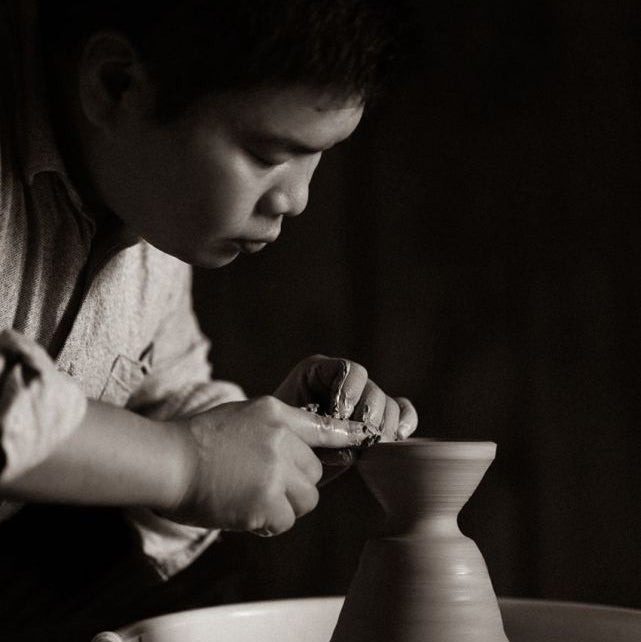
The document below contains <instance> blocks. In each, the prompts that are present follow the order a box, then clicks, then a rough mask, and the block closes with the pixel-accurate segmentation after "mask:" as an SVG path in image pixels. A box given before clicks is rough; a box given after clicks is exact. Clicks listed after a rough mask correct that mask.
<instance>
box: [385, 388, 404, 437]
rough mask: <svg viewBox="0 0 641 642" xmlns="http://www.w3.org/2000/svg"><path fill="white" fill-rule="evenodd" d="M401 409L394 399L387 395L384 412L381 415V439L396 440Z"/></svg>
mask: <svg viewBox="0 0 641 642" xmlns="http://www.w3.org/2000/svg"><path fill="white" fill-rule="evenodd" d="M400 413H401V410H400V408H399V406H398V404H397V403H396V401H395V400H394V399H392V398H391V397H387V404H386V405H385V414H384V415H383V432H382V433H381V441H396V435H397V434H398V418H399V416H400Z"/></svg>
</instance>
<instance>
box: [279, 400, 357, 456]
mask: <svg viewBox="0 0 641 642" xmlns="http://www.w3.org/2000/svg"><path fill="white" fill-rule="evenodd" d="M291 412H292V415H291V418H288V420H287V427H288V428H289V429H290V430H291V431H292V432H293V433H294V434H296V435H297V436H298V437H300V439H302V440H303V441H304V442H305V443H306V444H307V445H308V446H311V447H312V448H318V447H323V448H349V447H351V446H359V445H360V444H361V443H362V442H363V440H364V439H365V438H366V437H367V434H368V433H367V428H366V426H365V425H364V424H363V423H362V422H360V421H349V420H347V419H335V418H334V417H325V416H321V415H317V414H316V413H314V412H307V411H306V410H300V409H299V408H291Z"/></svg>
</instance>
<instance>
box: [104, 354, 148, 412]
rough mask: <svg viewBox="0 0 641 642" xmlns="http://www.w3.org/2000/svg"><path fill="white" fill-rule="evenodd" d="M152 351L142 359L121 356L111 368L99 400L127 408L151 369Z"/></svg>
mask: <svg viewBox="0 0 641 642" xmlns="http://www.w3.org/2000/svg"><path fill="white" fill-rule="evenodd" d="M151 354H152V350H149V349H147V350H145V352H144V353H143V355H142V356H141V359H131V358H130V357H128V356H126V355H124V354H119V355H118V356H117V357H116V358H115V359H114V362H113V364H112V366H111V370H110V372H109V376H108V377H107V381H106V382H105V385H104V386H103V388H102V392H101V393H100V396H99V397H98V399H99V400H100V401H105V402H107V403H110V404H113V405H115V406H125V405H126V404H127V401H128V400H129V397H130V396H131V395H132V393H133V392H135V390H136V389H137V388H138V387H140V385H141V384H142V382H143V380H144V378H145V376H146V375H147V374H148V373H149V370H150V367H151Z"/></svg>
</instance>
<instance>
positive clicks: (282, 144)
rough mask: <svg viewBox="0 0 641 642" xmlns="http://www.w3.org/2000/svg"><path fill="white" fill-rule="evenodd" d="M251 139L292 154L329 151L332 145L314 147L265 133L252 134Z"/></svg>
mask: <svg viewBox="0 0 641 642" xmlns="http://www.w3.org/2000/svg"><path fill="white" fill-rule="evenodd" d="M251 139H252V140H253V141H254V142H255V143H258V144H259V145H269V146H272V147H278V148H279V149H282V150H284V151H286V152H289V153H292V154H318V153H320V152H324V151H327V149H330V147H332V146H331V145H330V146H329V147H312V146H311V145H307V144H306V143H303V142H301V141H298V140H293V139H290V138H285V137H283V136H277V135H275V136H272V135H269V134H267V135H265V134H255V135H252V136H251Z"/></svg>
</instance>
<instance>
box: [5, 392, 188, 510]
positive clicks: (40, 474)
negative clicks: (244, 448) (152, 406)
mask: <svg viewBox="0 0 641 642" xmlns="http://www.w3.org/2000/svg"><path fill="white" fill-rule="evenodd" d="M187 436H188V435H187V432H186V431H185V429H184V428H183V427H182V426H178V425H177V424H174V423H170V422H156V421H151V420H149V419H146V418H145V417H142V416H140V415H137V414H135V413H133V412H130V411H128V410H125V409H122V408H117V407H115V406H110V405H108V404H104V403H100V402H95V401H90V402H89V403H88V405H87V411H86V413H85V416H84V418H83V419H82V421H81V422H80V425H79V426H78V427H77V428H76V429H75V430H74V431H73V432H72V434H71V435H70V436H69V437H67V438H66V439H65V440H63V441H62V442H61V443H60V444H59V445H58V447H57V448H56V449H55V450H54V451H53V452H52V453H51V454H50V455H49V456H48V457H47V458H46V459H45V460H44V461H43V462H42V463H40V464H38V465H36V466H35V467H34V468H31V469H29V470H27V471H26V472H24V473H22V474H19V475H18V476H17V477H16V478H14V479H11V480H9V481H4V482H0V494H1V495H2V497H3V498H4V499H9V500H17V501H22V502H29V501H33V502H56V503H57V502H60V503H70V504H87V505H99V504H102V505H110V506H147V507H149V508H153V509H157V510H165V511H166V510H170V509H171V508H172V507H174V506H176V505H177V504H178V503H179V500H180V498H181V496H182V495H184V493H185V489H186V486H187V483H188V482H187V480H188V477H189V473H190V470H191V469H193V454H194V453H193V449H190V447H189V445H188V439H187Z"/></svg>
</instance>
